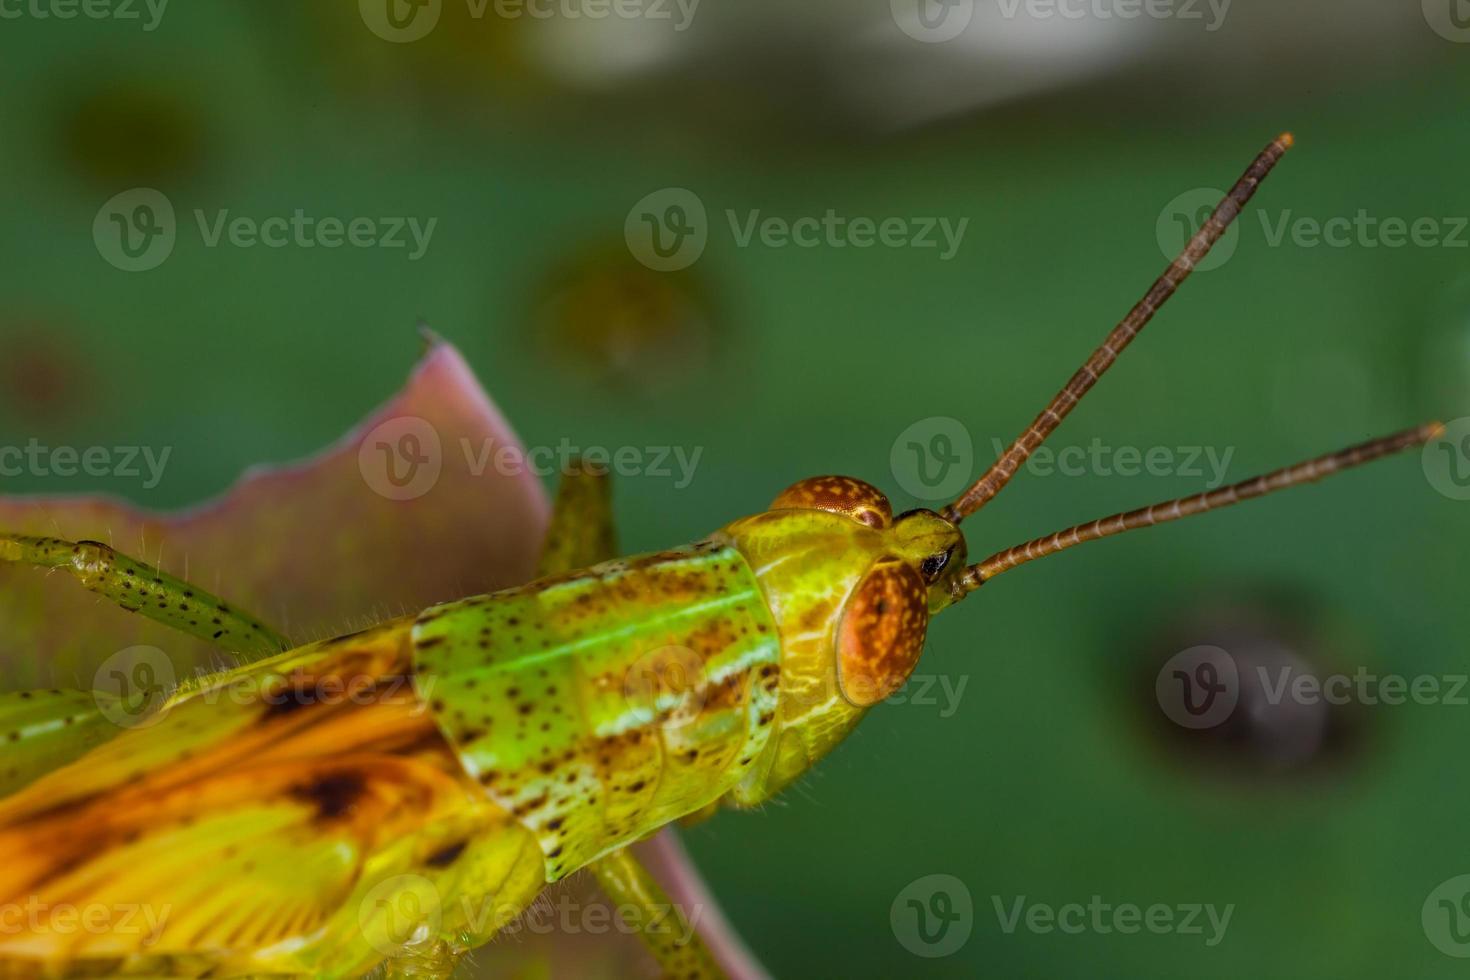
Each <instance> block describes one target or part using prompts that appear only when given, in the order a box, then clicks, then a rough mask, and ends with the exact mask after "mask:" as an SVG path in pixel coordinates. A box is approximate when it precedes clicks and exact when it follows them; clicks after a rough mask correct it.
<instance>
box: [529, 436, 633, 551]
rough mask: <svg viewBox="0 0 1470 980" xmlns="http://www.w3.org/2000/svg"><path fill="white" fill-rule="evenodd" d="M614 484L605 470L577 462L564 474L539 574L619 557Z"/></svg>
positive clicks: (552, 513) (557, 493)
mask: <svg viewBox="0 0 1470 980" xmlns="http://www.w3.org/2000/svg"><path fill="white" fill-rule="evenodd" d="M616 551H617V542H616V535H615V534H614V533H613V516H612V487H611V481H610V480H609V479H608V475H607V472H606V471H605V470H600V469H596V468H594V467H591V466H588V465H586V464H583V463H581V462H574V463H573V464H572V465H571V466H569V467H568V468H567V471H566V472H565V473H563V474H562V478H561V485H560V486H559V487H557V491H556V503H555V504H554V505H553V506H552V511H551V526H550V527H548V528H547V529H546V540H545V542H544V543H543V544H542V546H541V561H540V563H539V564H538V565H537V568H536V574H537V575H554V574H556V573H557V572H569V571H571V570H572V569H574V568H586V567H587V566H588V565H596V564H597V563H598V562H603V561H608V560H609V559H611V558H614V557H616Z"/></svg>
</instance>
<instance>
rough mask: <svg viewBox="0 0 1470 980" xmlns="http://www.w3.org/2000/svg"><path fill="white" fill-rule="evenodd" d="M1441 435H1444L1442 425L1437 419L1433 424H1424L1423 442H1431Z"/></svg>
mask: <svg viewBox="0 0 1470 980" xmlns="http://www.w3.org/2000/svg"><path fill="white" fill-rule="evenodd" d="M1442 435H1444V423H1443V422H1441V421H1439V420H1438V419H1436V420H1435V421H1433V422H1428V423H1425V426H1424V441H1425V442H1433V441H1434V440H1436V439H1438V438H1439V437H1440V436H1442Z"/></svg>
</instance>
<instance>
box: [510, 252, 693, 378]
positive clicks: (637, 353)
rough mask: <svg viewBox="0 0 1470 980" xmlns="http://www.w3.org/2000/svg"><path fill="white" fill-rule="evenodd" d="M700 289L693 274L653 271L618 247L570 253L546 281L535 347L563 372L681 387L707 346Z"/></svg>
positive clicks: (542, 291) (685, 271) (688, 271)
mask: <svg viewBox="0 0 1470 980" xmlns="http://www.w3.org/2000/svg"><path fill="white" fill-rule="evenodd" d="M711 306H712V303H711V300H710V297H709V295H708V291H707V290H706V288H705V287H704V285H703V282H702V280H700V279H699V277H698V276H697V274H696V273H695V270H694V269H693V268H690V269H685V270H682V271H680V272H672V273H670V272H655V271H653V270H652V269H649V268H647V267H645V266H643V265H642V264H640V263H639V262H638V261H637V260H636V259H634V258H633V256H632V254H631V253H629V251H628V250H627V248H626V247H624V246H623V244H622V243H621V242H619V243H618V244H617V245H615V246H612V245H610V246H608V247H605V248H599V249H596V250H593V251H590V252H587V253H585V254H582V255H578V256H576V257H574V258H572V259H570V260H568V261H567V262H565V263H563V264H561V265H558V266H557V267H556V268H555V269H553V270H552V271H551V272H550V273H549V274H548V275H547V277H546V279H545V281H544V283H543V285H542V287H541V289H540V290H539V294H538V300H537V311H536V316H535V319H534V322H535V338H534V339H535V342H536V345H537V347H538V348H539V349H540V350H542V351H543V352H544V353H545V354H546V355H547V356H548V357H550V358H551V359H552V360H554V361H555V362H557V363H558V364H560V365H561V366H562V367H564V368H565V369H567V370H570V371H573V372H577V373H581V374H584V375H587V376H590V377H591V378H592V379H594V380H596V381H599V382H601V383H604V384H614V385H618V386H620V387H621V386H626V387H629V388H632V389H636V390H644V389H647V388H648V387H649V386H653V387H666V386H670V385H673V384H677V383H685V382H688V381H690V380H692V379H693V378H694V377H695V376H697V375H699V374H700V373H701V372H703V371H704V370H705V369H706V368H707V366H708V365H709V363H710V360H711V357H712V355H713V348H714V340H715V337H714V315H713V312H712V310H711Z"/></svg>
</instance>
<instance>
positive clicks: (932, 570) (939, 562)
mask: <svg viewBox="0 0 1470 980" xmlns="http://www.w3.org/2000/svg"><path fill="white" fill-rule="evenodd" d="M953 555H954V549H953V548H946V549H945V550H944V552H943V553H941V554H938V555H930V556H929V557H928V558H925V559H924V560H923V561H921V562H919V573H920V574H921V575H923V576H924V581H925V582H928V583H929V584H930V585H933V584H934V582H935V581H936V580H937V579H938V578H939V575H940V573H941V572H943V571H944V570H945V568H947V567H948V566H949V559H950V558H951V557H952V556H953Z"/></svg>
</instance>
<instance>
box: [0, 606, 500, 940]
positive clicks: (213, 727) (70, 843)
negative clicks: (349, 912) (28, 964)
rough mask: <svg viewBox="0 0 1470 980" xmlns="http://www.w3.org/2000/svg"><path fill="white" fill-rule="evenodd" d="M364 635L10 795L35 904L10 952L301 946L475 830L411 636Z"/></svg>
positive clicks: (7, 855)
mask: <svg viewBox="0 0 1470 980" xmlns="http://www.w3.org/2000/svg"><path fill="white" fill-rule="evenodd" d="M390 640H391V642H390ZM352 644H356V645H355V646H353V645H352ZM352 644H347V643H344V642H343V641H338V642H337V643H336V644H334V645H332V646H329V647H325V648H322V649H320V650H318V651H317V652H316V653H315V655H314V657H312V658H307V659H303V658H301V657H300V656H299V655H298V656H297V657H296V658H295V659H294V660H281V661H280V662H278V663H273V664H268V665H266V666H264V667H262V668H261V670H260V671H258V674H259V676H260V677H264V678H267V679H268V680H267V681H266V682H265V683H264V684H263V685H262V689H261V690H255V691H254V692H253V694H251V695H250V696H241V695H240V693H239V692H240V690H241V688H240V687H239V686H238V685H237V686H236V687H235V688H234V689H233V690H231V691H229V692H226V693H224V694H220V693H219V692H218V691H216V692H215V696H209V693H208V692H194V693H193V694H191V695H190V696H188V697H185V698H184V699H182V700H180V701H178V702H176V703H175V704H173V705H172V706H171V707H170V708H169V710H167V711H166V712H165V713H164V714H163V715H162V716H161V717H160V718H159V719H158V720H157V721H156V723H155V724H152V725H151V726H149V727H145V728H137V729H133V730H129V731H125V732H123V733H122V734H120V735H118V736H117V737H115V738H113V739H112V740H111V741H108V742H106V743H105V744H103V745H100V746H98V747H97V748H95V749H93V750H92V751H90V752H88V753H87V754H85V755H83V756H82V757H81V758H80V759H78V760H76V761H75V762H72V763H70V764H69V765H66V766H64V767H62V768H60V769H57V770H55V771H53V772H51V773H49V774H48V775H46V776H43V777H42V778H40V779H39V780H37V781H36V782H34V783H32V784H31V785H29V786H28V787H26V788H25V789H23V790H21V791H20V792H19V793H17V794H15V795H14V796H11V797H9V798H7V799H5V800H3V801H0V908H7V909H19V910H22V914H23V917H24V921H23V922H21V923H20V928H18V929H17V928H8V929H0V959H4V958H17V957H18V958H25V959H38V960H42V961H48V962H51V963H66V962H71V961H74V960H77V959H94V958H111V957H151V956H169V957H179V956H192V955H201V956H215V957H217V958H230V959H234V958H237V957H239V956H240V955H241V954H242V953H244V954H251V953H258V952H260V951H270V950H271V949H272V948H273V947H275V948H276V949H277V954H278V955H286V954H289V953H290V952H291V951H292V950H294V949H298V948H303V947H305V946H307V945H309V944H311V943H314V942H315V943H318V944H320V943H321V942H323V941H328V942H330V941H331V940H332V939H333V937H325V938H324V937H323V936H322V935H321V932H322V930H323V928H324V927H325V926H326V924H327V923H328V922H329V921H330V920H331V919H332V917H333V916H334V915H335V914H337V913H338V912H339V911H340V909H341V907H342V905H343V903H344V901H345V900H346V899H347V898H348V896H349V895H351V894H352V892H353V890H354V889H355V888H358V887H360V886H361V885H362V884H363V883H364V881H365V880H366V876H372V877H373V878H378V877H381V876H383V875H387V874H393V873H397V872H398V871H400V870H403V869H406V868H412V867H416V866H419V865H420V864H421V863H422V862H423V860H424V858H425V850H426V849H428V848H432V847H433V846H435V844H436V842H437V843H438V845H439V846H442V835H443V833H444V832H445V828H449V829H450V831H451V832H452V831H453V830H454V828H456V827H457V826H459V825H470V824H473V823H474V821H475V820H476V819H477V815H478V814H479V812H480V811H481V810H482V808H483V805H482V804H480V802H479V801H480V800H481V799H482V797H481V796H480V795H479V794H478V792H477V790H476V788H475V787H474V786H473V784H472V783H471V782H470V781H468V780H467V779H466V777H464V775H463V774H462V772H461V771H460V769H459V766H458V763H457V762H456V761H455V759H454V757H453V755H452V753H451V752H449V750H448V749H447V747H446V746H445V745H444V743H443V741H442V739H441V737H440V735H439V733H438V729H437V728H436V727H435V725H434V723H433V721H432V719H431V718H430V717H429V716H428V713H427V712H426V711H424V710H423V706H422V704H420V703H419V702H418V700H417V698H416V697H415V696H413V694H412V686H411V685H409V684H400V683H397V682H396V680H397V681H401V680H402V679H404V678H405V677H406V670H404V669H402V668H403V667H404V663H403V661H402V658H401V654H402V651H403V649H404V648H403V647H402V646H401V644H400V642H399V638H398V637H396V636H395V637H391V638H388V637H383V636H378V635H368V636H365V637H362V638H353V641H352ZM364 644H366V645H368V647H369V648H370V651H371V652H372V654H373V655H372V656H367V657H366V659H364V657H363V656H362V654H363V646H364ZM348 653H352V654H353V655H354V657H355V659H354V658H353V657H346V658H345V659H344V655H345V654H348ZM344 664H347V665H349V666H344ZM344 675H346V676H347V677H348V678H352V677H356V678H371V681H370V683H366V684H364V683H359V684H358V687H357V689H356V691H355V693H351V694H349V693H347V692H348V691H350V690H351V689H352V688H351V681H350V679H349V681H348V682H347V684H345V685H344V684H341V683H338V681H340V680H341V679H342V678H343V676H344ZM329 676H330V677H336V678H338V681H334V682H333V684H332V685H330V688H331V690H333V691H336V692H338V693H337V695H336V696H332V697H326V696H323V694H322V692H323V691H325V690H326V689H327V687H328V685H323V684H322V683H321V681H322V678H324V677H329ZM395 679H396V680H395ZM426 826H433V827H434V836H433V837H432V839H431V838H430V837H429V836H427V835H426V834H425V833H424V830H425V828H426Z"/></svg>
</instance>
